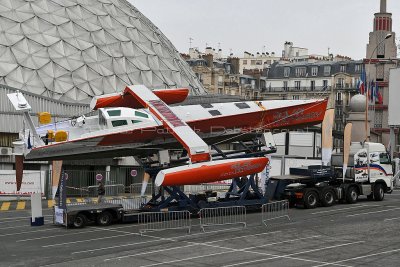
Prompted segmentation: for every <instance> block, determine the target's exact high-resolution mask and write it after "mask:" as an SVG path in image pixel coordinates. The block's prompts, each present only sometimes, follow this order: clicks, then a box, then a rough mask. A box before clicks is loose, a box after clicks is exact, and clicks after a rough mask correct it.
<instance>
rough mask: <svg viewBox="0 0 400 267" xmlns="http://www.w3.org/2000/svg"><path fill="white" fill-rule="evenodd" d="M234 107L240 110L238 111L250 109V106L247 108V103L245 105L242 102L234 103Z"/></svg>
mask: <svg viewBox="0 0 400 267" xmlns="http://www.w3.org/2000/svg"><path fill="white" fill-rule="evenodd" d="M235 106H237V107H238V108H240V109H244V108H250V106H249V105H248V104H247V103H245V102H242V103H235Z"/></svg>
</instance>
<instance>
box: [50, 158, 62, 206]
mask: <svg viewBox="0 0 400 267" xmlns="http://www.w3.org/2000/svg"><path fill="white" fill-rule="evenodd" d="M62 163H63V162H62V160H54V161H53V162H52V170H53V171H52V177H51V188H52V195H53V199H54V197H55V196H56V193H57V188H58V184H59V182H60V175H61V168H62Z"/></svg>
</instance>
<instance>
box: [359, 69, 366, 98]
mask: <svg viewBox="0 0 400 267" xmlns="http://www.w3.org/2000/svg"><path fill="white" fill-rule="evenodd" d="M365 80H366V74H365V69H363V71H362V72H361V76H360V79H359V80H358V91H359V93H360V94H362V95H364V94H365Z"/></svg>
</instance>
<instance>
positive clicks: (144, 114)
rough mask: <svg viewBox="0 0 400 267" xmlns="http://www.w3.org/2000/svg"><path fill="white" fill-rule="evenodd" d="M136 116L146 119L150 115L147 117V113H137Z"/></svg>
mask: <svg viewBox="0 0 400 267" xmlns="http://www.w3.org/2000/svg"><path fill="white" fill-rule="evenodd" d="M135 116H136V117H142V118H146V119H147V118H149V115H147V114H146V113H143V112H140V111H135Z"/></svg>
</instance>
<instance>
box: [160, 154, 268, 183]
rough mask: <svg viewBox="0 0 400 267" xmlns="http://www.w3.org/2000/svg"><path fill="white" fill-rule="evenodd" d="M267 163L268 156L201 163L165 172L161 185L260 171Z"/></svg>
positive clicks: (234, 176) (196, 181)
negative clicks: (210, 163) (194, 166)
mask: <svg viewBox="0 0 400 267" xmlns="http://www.w3.org/2000/svg"><path fill="white" fill-rule="evenodd" d="M267 164H268V158H265V157H262V158H250V159H243V160H240V161H239V162H230V163H224V162H223V160H222V161H221V164H217V165H211V166H207V165H203V166H199V167H196V168H190V165H189V166H188V169H186V170H180V171H177V172H173V173H167V174H165V177H164V181H163V183H162V185H163V186H178V185H188V184H200V183H211V182H217V181H222V180H228V179H232V178H236V177H242V176H246V175H250V174H254V173H259V172H261V171H262V170H263V169H264V168H265V166H266V165H267Z"/></svg>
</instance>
